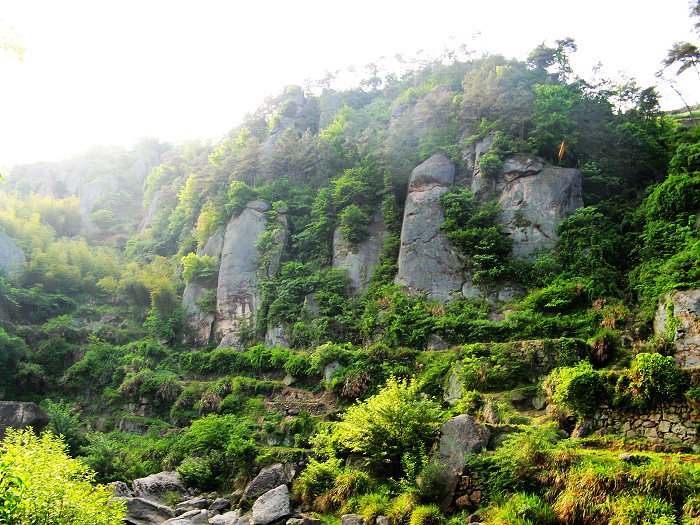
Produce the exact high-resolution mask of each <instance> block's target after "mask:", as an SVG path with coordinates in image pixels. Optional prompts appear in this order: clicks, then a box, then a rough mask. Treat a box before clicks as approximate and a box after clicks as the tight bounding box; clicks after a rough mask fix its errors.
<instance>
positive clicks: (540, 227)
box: [497, 159, 583, 258]
mask: <svg viewBox="0 0 700 525" xmlns="http://www.w3.org/2000/svg"><path fill="white" fill-rule="evenodd" d="M505 166H506V167H507V169H510V170H512V171H510V172H505V173H504V174H503V177H502V178H499V179H498V180H497V189H498V193H499V195H500V196H499V199H498V203H499V205H500V208H501V214H500V220H501V222H502V223H503V225H504V230H503V231H505V232H506V233H507V234H508V235H509V236H510V238H511V239H512V240H513V255H514V256H515V257H516V258H527V257H530V256H532V255H533V254H534V253H535V252H537V251H538V250H550V249H552V248H553V247H554V244H555V243H556V241H557V235H556V229H557V226H558V225H559V223H560V222H561V221H562V220H563V219H565V218H566V217H568V216H570V215H572V214H573V213H574V212H575V211H576V210H577V209H579V208H582V207H583V197H582V195H581V172H579V171H578V170H576V169H571V168H558V167H555V166H544V167H542V164H541V163H539V162H535V161H532V160H531V159H526V160H524V161H520V163H516V161H515V160H512V161H510V160H509V161H507V162H506V163H505Z"/></svg>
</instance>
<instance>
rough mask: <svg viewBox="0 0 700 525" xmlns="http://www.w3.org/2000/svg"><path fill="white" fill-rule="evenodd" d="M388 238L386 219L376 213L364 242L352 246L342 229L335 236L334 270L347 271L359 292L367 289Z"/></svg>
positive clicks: (351, 282) (337, 229) (337, 230)
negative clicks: (385, 240)
mask: <svg viewBox="0 0 700 525" xmlns="http://www.w3.org/2000/svg"><path fill="white" fill-rule="evenodd" d="M386 236H387V230H386V227H385V226H384V219H383V218H382V214H381V213H376V214H375V215H374V217H373V218H372V221H371V222H370V224H369V236H368V237H367V238H366V239H365V240H364V241H362V242H359V243H357V244H351V243H350V242H348V241H347V240H346V239H345V237H344V236H343V234H342V232H341V231H340V228H336V229H335V233H334V234H333V268H337V269H339V270H347V272H348V277H349V278H350V284H351V286H352V287H353V289H354V290H355V291H356V292H357V293H360V292H363V291H364V290H365V289H366V288H367V282H368V281H369V278H370V277H371V276H372V272H373V271H374V268H375V267H376V266H377V264H378V263H379V253H380V251H381V248H382V242H383V241H384V239H385V238H386Z"/></svg>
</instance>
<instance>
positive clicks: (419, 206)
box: [395, 154, 462, 302]
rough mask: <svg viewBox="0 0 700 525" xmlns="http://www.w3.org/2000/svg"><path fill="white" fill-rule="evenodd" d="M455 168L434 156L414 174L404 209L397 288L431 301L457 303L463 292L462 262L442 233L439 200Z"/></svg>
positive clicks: (442, 212)
mask: <svg viewBox="0 0 700 525" xmlns="http://www.w3.org/2000/svg"><path fill="white" fill-rule="evenodd" d="M454 177H455V168H454V166H453V165H452V164H451V163H450V161H449V159H448V158H447V157H446V156H444V155H442V154H435V155H433V156H432V157H430V158H429V159H428V160H426V161H425V162H424V163H423V164H421V165H420V166H418V167H416V168H415V169H414V170H413V172H412V173H411V178H410V180H409V184H408V195H407V197H406V205H405V207H404V215H403V226H402V229H401V247H400V250H399V260H398V264H399V270H398V273H397V274H396V280H395V282H396V284H398V285H401V286H403V287H404V288H405V289H406V291H407V292H408V293H410V294H413V295H423V294H425V295H426V296H427V298H428V299H429V300H438V301H442V302H446V301H450V300H454V299H456V297H457V295H458V294H459V293H460V291H461V288H462V272H461V263H460V260H459V258H458V256H457V254H456V252H455V251H454V249H453V247H452V245H451V243H450V242H449V240H448V239H447V237H445V234H444V233H443V232H442V231H441V230H440V226H442V223H443V222H444V220H445V213H444V211H443V209H442V206H441V205H440V202H439V199H440V197H442V195H444V194H445V193H446V192H448V191H449V190H450V188H451V187H452V184H453V183H454Z"/></svg>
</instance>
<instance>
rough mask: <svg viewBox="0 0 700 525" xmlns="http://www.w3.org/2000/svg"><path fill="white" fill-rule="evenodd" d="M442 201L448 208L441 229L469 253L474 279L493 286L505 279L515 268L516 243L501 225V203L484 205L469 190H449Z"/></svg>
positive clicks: (467, 259) (468, 257)
mask: <svg viewBox="0 0 700 525" xmlns="http://www.w3.org/2000/svg"><path fill="white" fill-rule="evenodd" d="M487 156H488V155H486V156H485V157H487ZM493 157H494V158H495V161H497V162H499V163H500V162H501V161H500V159H498V157H495V156H493ZM489 164H490V162H489ZM440 203H441V204H442V206H443V208H444V209H445V222H444V223H443V224H442V226H441V227H440V228H441V229H442V230H443V231H444V232H445V235H446V236H447V238H448V239H449V240H450V241H452V243H453V244H454V245H455V246H456V247H457V248H458V249H459V250H460V251H461V252H462V253H463V254H464V255H465V257H466V267H467V268H466V269H467V270H468V271H470V272H472V274H473V280H474V282H475V283H477V284H484V285H493V284H494V283H496V282H498V281H499V280H502V279H503V278H505V277H506V276H507V274H508V273H509V272H510V271H511V267H510V255H511V244H512V242H511V241H510V240H509V239H508V238H507V237H506V236H505V235H504V234H502V233H501V232H500V230H499V228H498V226H499V225H498V222H497V221H498V214H499V212H500V208H499V207H498V203H497V202H496V201H491V202H489V203H486V204H480V203H479V199H478V198H477V197H476V196H475V195H474V194H473V193H472V192H471V191H469V190H460V191H455V192H450V193H446V194H445V195H443V196H442V197H441V199H440Z"/></svg>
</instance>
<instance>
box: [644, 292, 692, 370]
mask: <svg viewBox="0 0 700 525" xmlns="http://www.w3.org/2000/svg"><path fill="white" fill-rule="evenodd" d="M671 312H673V317H674V318H675V321H674V322H673V325H675V330H674V332H673V333H672V334H669V333H668V330H669V327H670V326H673V325H671V323H670V322H669V321H670V317H671ZM654 333H655V334H656V335H659V336H666V337H669V338H671V339H672V341H673V346H674V347H675V348H674V352H673V358H674V360H675V362H676V364H677V365H678V366H680V367H681V368H696V367H698V366H700V290H698V289H692V290H679V291H676V292H669V293H667V294H665V295H664V296H663V297H661V299H660V300H659V307H658V309H657V310H656V316H655V317H654Z"/></svg>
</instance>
